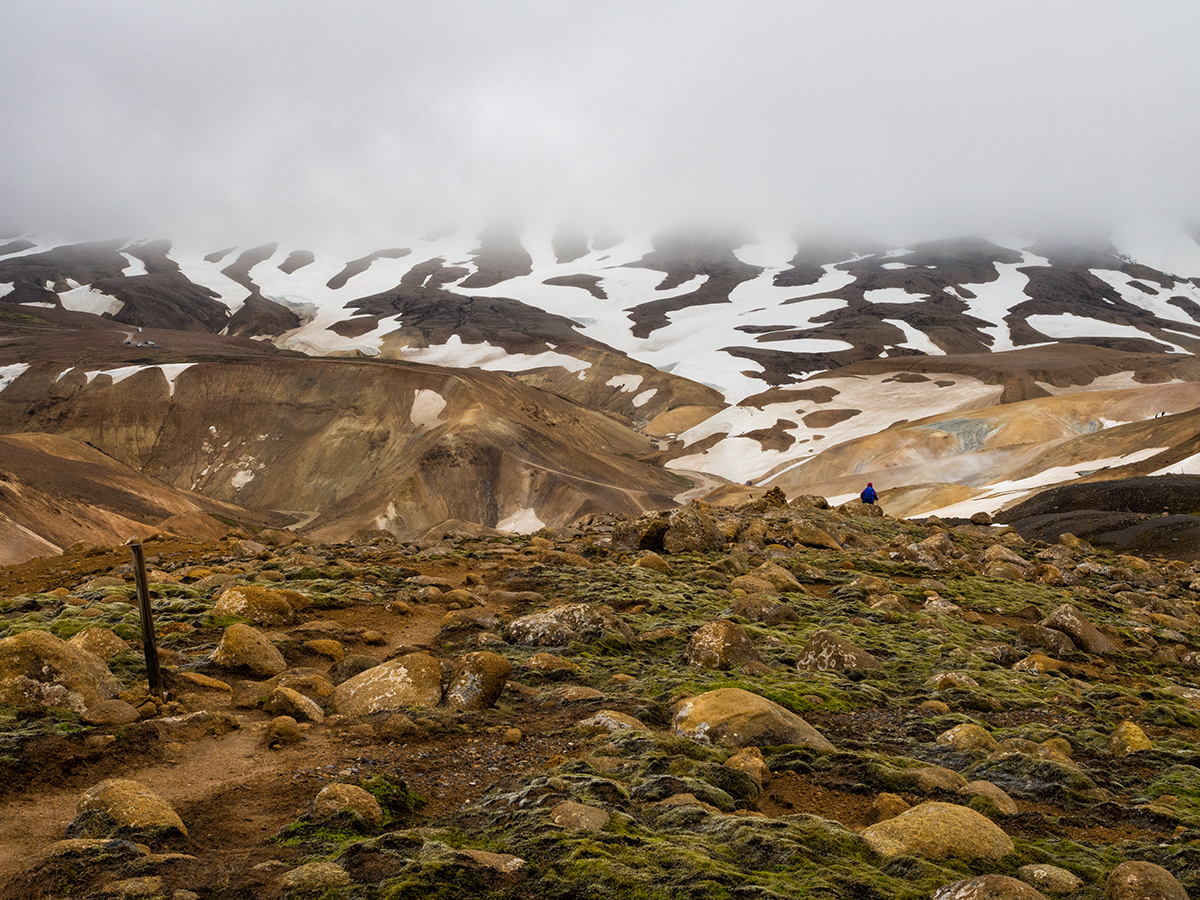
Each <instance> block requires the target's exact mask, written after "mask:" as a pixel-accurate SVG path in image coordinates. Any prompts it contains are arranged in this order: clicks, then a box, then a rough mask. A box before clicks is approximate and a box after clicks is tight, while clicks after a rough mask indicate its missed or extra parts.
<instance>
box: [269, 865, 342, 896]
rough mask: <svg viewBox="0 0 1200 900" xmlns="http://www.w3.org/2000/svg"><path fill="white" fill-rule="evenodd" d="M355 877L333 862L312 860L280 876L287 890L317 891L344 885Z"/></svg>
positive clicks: (284, 888)
mask: <svg viewBox="0 0 1200 900" xmlns="http://www.w3.org/2000/svg"><path fill="white" fill-rule="evenodd" d="M352 880H353V879H351V877H350V873H349V872H347V871H346V870H345V869H343V868H342V867H341V866H339V865H338V864H337V863H331V862H310V863H306V864H304V865H303V866H299V867H297V868H295V869H292V871H290V872H286V873H284V874H283V875H281V876H279V886H280V887H281V888H283V890H285V891H298V892H302V893H316V892H317V891H325V890H329V889H330V888H338V887H344V886H345V885H348V884H349V883H350V882H351V881H352Z"/></svg>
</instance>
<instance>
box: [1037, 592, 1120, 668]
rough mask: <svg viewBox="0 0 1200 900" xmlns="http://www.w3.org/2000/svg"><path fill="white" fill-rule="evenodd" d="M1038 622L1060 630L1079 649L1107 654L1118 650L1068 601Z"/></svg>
mask: <svg viewBox="0 0 1200 900" xmlns="http://www.w3.org/2000/svg"><path fill="white" fill-rule="evenodd" d="M1040 624H1041V625H1043V626H1044V627H1046V628H1053V629H1054V630H1055V631H1061V632H1062V633H1063V634H1065V635H1067V636H1068V637H1069V638H1071V640H1073V641H1074V642H1075V643H1076V644H1077V645H1078V646H1079V648H1080V649H1082V650H1086V651H1087V652H1088V653H1096V654H1100V655H1109V654H1113V653H1119V652H1120V651H1119V650H1118V649H1117V645H1116V644H1114V643H1113V642H1112V641H1110V640H1109V639H1108V638H1106V637H1105V636H1104V635H1103V634H1101V633H1100V631H1099V630H1097V628H1096V626H1095V625H1093V624H1092V623H1091V622H1089V621H1088V619H1087V616H1085V615H1084V614H1083V613H1081V612H1080V611H1079V610H1077V609H1076V608H1075V607H1073V606H1072V605H1071V604H1069V603H1064V604H1063V605H1062V606H1060V607H1059V608H1058V609H1056V610H1055V611H1054V612H1052V613H1050V615H1048V616H1046V618H1044V619H1043V620H1042V621H1041V623H1040Z"/></svg>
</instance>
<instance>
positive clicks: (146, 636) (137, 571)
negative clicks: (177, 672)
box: [131, 544, 163, 700]
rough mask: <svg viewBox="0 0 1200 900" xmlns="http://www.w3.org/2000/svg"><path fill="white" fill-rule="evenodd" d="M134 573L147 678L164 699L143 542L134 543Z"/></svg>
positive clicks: (153, 689) (154, 690) (153, 690)
mask: <svg viewBox="0 0 1200 900" xmlns="http://www.w3.org/2000/svg"><path fill="white" fill-rule="evenodd" d="M131 549H132V550H133V575H134V579H135V580H136V581H137V594H138V613H139V615H140V616H141V620H142V652H143V653H144V654H145V656H146V680H147V681H148V682H149V683H150V693H152V694H153V695H154V696H156V697H157V698H158V699H159V700H162V699H163V690H162V681H161V679H160V676H159V669H158V644H157V642H156V641H155V639H154V611H153V610H152V609H151V608H150V583H149V581H148V579H147V578H146V556H145V554H144V553H143V552H142V545H141V544H133V545H132V547H131Z"/></svg>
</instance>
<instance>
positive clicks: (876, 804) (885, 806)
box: [871, 792, 912, 823]
mask: <svg viewBox="0 0 1200 900" xmlns="http://www.w3.org/2000/svg"><path fill="white" fill-rule="evenodd" d="M911 808H912V804H910V803H909V802H908V801H907V800H905V799H904V798H903V797H901V796H900V795H899V794H889V793H886V792H885V793H882V794H879V795H877V796H876V797H875V799H874V801H872V803H871V814H872V817H873V819H874V822H875V823H879V822H886V821H887V820H888V819H894V818H896V816H898V815H900V813H902V812H904V811H905V810H906V809H911Z"/></svg>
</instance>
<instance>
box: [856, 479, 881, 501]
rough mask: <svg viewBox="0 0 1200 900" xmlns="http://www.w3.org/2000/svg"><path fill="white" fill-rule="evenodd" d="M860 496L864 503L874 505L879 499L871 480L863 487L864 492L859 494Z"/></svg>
mask: <svg viewBox="0 0 1200 900" xmlns="http://www.w3.org/2000/svg"><path fill="white" fill-rule="evenodd" d="M858 497H859V499H860V500H862V502H863V503H866V504H869V505H871V506H874V505H875V501H876V500H878V499H879V495H878V494H877V493H875V488H873V487H872V486H871V482H869V481H868V482H867V486H866V487H865V488H863V492H862V493H861V494H859V495H858Z"/></svg>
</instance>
